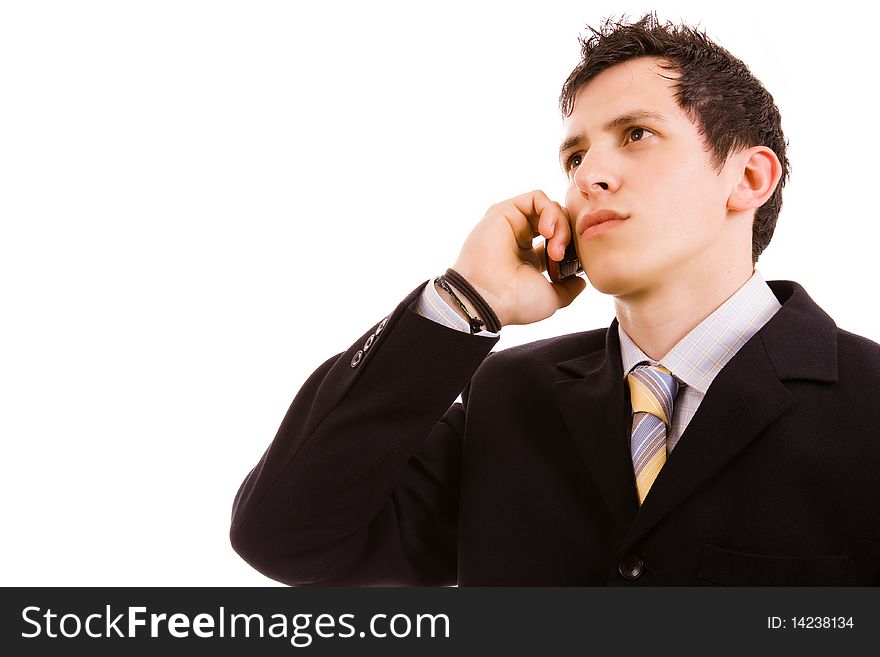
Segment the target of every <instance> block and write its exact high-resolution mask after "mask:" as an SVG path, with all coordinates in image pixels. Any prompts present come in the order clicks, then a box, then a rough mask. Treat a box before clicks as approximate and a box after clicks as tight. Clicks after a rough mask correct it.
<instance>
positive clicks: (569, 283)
mask: <svg viewBox="0 0 880 657" xmlns="http://www.w3.org/2000/svg"><path fill="white" fill-rule="evenodd" d="M586 289H587V281H585V280H584V279H583V278H582V277H580V276H572V277H571V278H569V279H568V280H565V281H562V282H561V283H553V291H554V292H556V299H557V301H558V302H559V307H560V308H565V307H566V306H567V305H569V304H570V303H571V302H572V301H574V299H575V297H577V295H579V294H580V293H581V292H583V291H584V290H586Z"/></svg>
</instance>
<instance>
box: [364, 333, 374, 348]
mask: <svg viewBox="0 0 880 657" xmlns="http://www.w3.org/2000/svg"><path fill="white" fill-rule="evenodd" d="M375 339H376V334H375V333H372V334H371V335H370V337H368V338H367V341H366V342H365V343H364V351H367V350H368V349H369V348H370V347H372V346H373V340H375Z"/></svg>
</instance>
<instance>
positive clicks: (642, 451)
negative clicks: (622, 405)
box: [626, 365, 678, 504]
mask: <svg viewBox="0 0 880 657" xmlns="http://www.w3.org/2000/svg"><path fill="white" fill-rule="evenodd" d="M626 379H627V382H628V383H629V391H630V398H631V399H632V410H633V424H632V437H631V439H630V449H631V451H632V459H633V470H634V471H635V474H636V486H637V488H638V492H639V504H641V503H642V502H644V501H645V497H646V496H647V495H648V491H649V490H650V488H651V485H652V484H653V483H654V480H655V479H656V478H657V475H658V474H659V473H660V468H662V467H663V464H664V463H666V429H667V427H668V426H669V425H670V424H671V423H672V402H673V400H674V399H675V395H676V393H678V381H676V379H675V377H674V376H672V374H671V373H670V371H669V370H667V369H666V368H665V367H660V366H659V365H637V366H636V367H634V368H633V370H632V372H630V373H629V374H628V375H627V377H626Z"/></svg>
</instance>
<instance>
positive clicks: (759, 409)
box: [621, 281, 837, 551]
mask: <svg viewBox="0 0 880 657" xmlns="http://www.w3.org/2000/svg"><path fill="white" fill-rule="evenodd" d="M770 286H771V289H772V290H773V292H774V293H775V294H776V296H777V298H779V301H780V302H782V303H783V306H782V308H781V309H780V310H779V312H777V313H776V315H775V316H774V317H773V318H772V319H771V320H770V321H769V322H768V323H767V324H766V325H765V326H764V327H763V328H762V329H761V330H760V331H758V333H756V334H755V335H754V336H753V337H752V339H751V340H749V341H748V342H747V343H746V344H745V345H743V347H742V348H741V349H740V351H739V352H738V353H737V354H736V356H734V357H733V358H732V359H731V360H730V362H728V363H727V365H726V366H725V367H724V368H723V369H722V370H721V372H719V374H718V376H717V377H716V378H715V380H714V381H713V382H712V385H711V386H709V389H708V391H707V392H706V396H705V397H704V398H703V401H702V403H701V404H700V407H699V409H698V410H697V413H696V414H695V415H694V417H693V419H692V420H691V422H690V424H689V425H688V427H687V429H686V430H685V432H684V433H683V434H682V437H681V440H680V441H679V443H678V445H677V446H676V448H675V450H674V451H673V453H672V454H671V455H670V457H669V460H668V461H667V462H666V465H665V466H664V467H663V469H662V470H661V471H660V474H659V475H658V476H657V479H656V481H655V482H654V485H653V486H652V488H651V491H650V493H649V494H648V496H647V497H646V498H645V502H644V503H643V504H642V506H641V508H640V509H639V513H638V515H637V516H636V518H635V521H634V522H633V524H632V527H631V528H630V530H629V533H628V534H627V536H626V539H625V540H624V543H623V545H622V546H621V550H623V551H626V550H628V549H629V548H630V547H631V546H632V545H633V544H634V543H635V542H636V541H638V540H639V539H640V538H641V537H643V536H644V535H645V534H646V533H647V532H648V531H649V530H650V529H651V528H652V527H654V526H655V525H656V524H657V523H658V522H660V521H661V520H662V519H663V518H665V517H666V516H667V515H669V514H670V513H671V512H673V511H674V510H675V509H676V507H677V506H678V505H679V504H681V502H682V501H683V500H684V499H685V498H687V497H688V496H689V495H691V494H693V493H694V492H695V491H697V490H698V489H699V488H700V487H701V486H703V485H704V484H705V483H706V482H707V481H709V480H710V479H711V478H712V477H714V476H717V475H718V474H719V472H720V471H721V470H722V469H723V468H724V467H725V466H726V465H728V464H729V463H730V462H731V461H732V460H733V459H734V458H736V457H737V455H739V454H740V453H741V452H742V451H743V450H745V449H747V448H748V446H749V445H750V444H751V443H752V442H753V441H754V440H756V439H757V438H759V436H760V434H761V433H762V432H763V431H764V429H765V428H766V427H767V426H768V425H769V424H771V423H772V422H773V421H774V420H776V419H777V418H778V417H780V416H781V415H782V414H783V413H785V412H786V411H787V410H788V409H789V408H790V407H791V406H792V404H793V403H794V396H793V395H792V394H791V392H790V391H789V390H788V388H786V387H785V385H784V384H783V383H782V381H783V380H786V379H808V380H815V381H822V382H833V381H836V380H837V342H836V340H837V327H836V326H835V324H834V322H833V320H832V319H831V318H830V317H829V316H828V315H826V314H825V313H824V311H822V309H821V308H819V307H818V306H817V305H816V304H815V303H814V302H813V300H812V299H810V297H809V296H808V295H807V293H806V292H805V291H804V290H803V288H801V287H800V286H799V285H797V284H795V283H790V282H787V281H773V282H771V283H770ZM794 336H797V337H794Z"/></svg>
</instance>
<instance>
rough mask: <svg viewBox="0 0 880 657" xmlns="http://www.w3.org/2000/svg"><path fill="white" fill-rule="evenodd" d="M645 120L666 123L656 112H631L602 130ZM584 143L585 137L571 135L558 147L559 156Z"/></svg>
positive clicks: (615, 118)
mask: <svg viewBox="0 0 880 657" xmlns="http://www.w3.org/2000/svg"><path fill="white" fill-rule="evenodd" d="M645 119H650V120H652V121H659V122H661V123H665V122H666V121H667V119H666V117H664V116H663V115H662V114H657V112H651V111H648V110H633V111H632V112H627V113H626V114H621V115H620V116H616V117H614V118H613V119H611V120H610V121H609V122H608V123H606V124H605V127H604V129H605V130H615V129H617V128H620V127H622V126H626V125H630V124H632V123H638V122H639V121H644V120H645ZM584 141H586V136H584V135H572V136H571V137H568V138H567V139H566V140H565V141H563V142H562V144H561V145H560V146H559V154H560V155H561V154H562V153H564V152H565V151H567V150H568V149H569V148H573V147H575V146H578V145H580V144H581V143H582V142H584Z"/></svg>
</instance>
